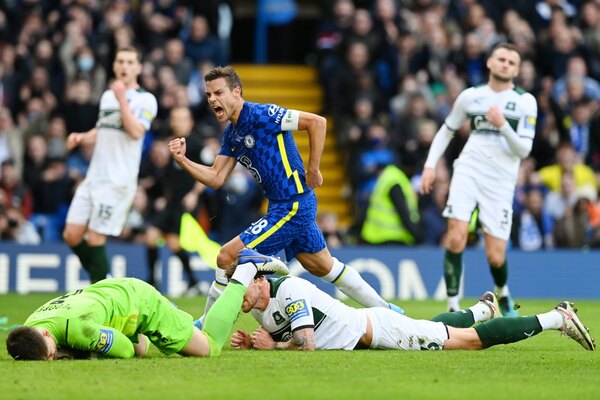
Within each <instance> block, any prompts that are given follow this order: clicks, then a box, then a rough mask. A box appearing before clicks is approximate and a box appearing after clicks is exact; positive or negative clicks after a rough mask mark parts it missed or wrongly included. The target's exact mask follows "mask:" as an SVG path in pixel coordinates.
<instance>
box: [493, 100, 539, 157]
mask: <svg viewBox="0 0 600 400" xmlns="http://www.w3.org/2000/svg"><path fill="white" fill-rule="evenodd" d="M520 106H521V109H522V111H523V112H522V116H521V119H520V120H519V125H517V131H516V132H515V131H514V130H513V129H512V128H511V126H510V125H509V124H508V122H506V123H505V124H504V125H503V126H502V127H501V128H500V133H502V135H503V136H504V137H505V138H506V141H507V142H508V145H509V146H510V149H511V150H512V151H513V153H514V154H515V155H516V156H517V157H519V158H525V157H527V156H528V155H529V153H530V152H531V148H532V147H533V137H534V136H535V126H536V123H537V102H536V100H535V97H533V96H532V95H531V94H530V93H526V94H524V95H523V98H522V101H521V104H520Z"/></svg>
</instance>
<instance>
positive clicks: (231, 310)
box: [203, 281, 246, 357]
mask: <svg viewBox="0 0 600 400" xmlns="http://www.w3.org/2000/svg"><path fill="white" fill-rule="evenodd" d="M244 294H246V287H245V286H244V285H242V284H240V283H237V282H235V281H230V282H229V284H228V285H227V287H226V288H225V290H224V291H223V294H222V295H221V297H219V298H218V299H217V301H215V304H213V306H212V307H211V308H210V310H209V311H208V314H206V320H205V323H204V329H203V331H204V333H205V334H206V336H207V337H208V342H209V344H210V356H211V357H216V356H218V355H219V354H221V350H222V349H223V346H224V345H225V342H226V341H227V339H228V338H229V334H230V333H231V328H232V327H233V324H234V323H235V321H236V319H237V317H238V315H239V313H240V309H241V308H242V302H243V301H244Z"/></svg>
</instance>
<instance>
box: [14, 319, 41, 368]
mask: <svg viewBox="0 0 600 400" xmlns="http://www.w3.org/2000/svg"><path fill="white" fill-rule="evenodd" d="M6 350H7V351H8V354H10V356H11V357H12V358H14V359H15V360H19V361H20V360H46V359H47V358H48V345H47V344H46V340H44V337H43V336H42V335H41V334H40V333H39V332H38V331H37V330H36V329H35V328H32V327H30V326H20V327H18V328H16V329H14V330H13V331H11V332H10V333H9V334H8V337H7V338H6Z"/></svg>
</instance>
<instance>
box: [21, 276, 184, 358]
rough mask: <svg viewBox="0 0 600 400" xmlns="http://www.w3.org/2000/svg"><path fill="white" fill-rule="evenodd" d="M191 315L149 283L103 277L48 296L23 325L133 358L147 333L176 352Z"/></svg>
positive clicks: (60, 340) (71, 343) (60, 341)
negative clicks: (54, 295) (85, 284)
mask: <svg viewBox="0 0 600 400" xmlns="http://www.w3.org/2000/svg"><path fill="white" fill-rule="evenodd" d="M192 321H193V319H192V316H191V315H189V314H187V313H185V312H184V311H181V310H179V309H177V308H176V307H174V306H173V305H172V303H170V302H169V300H168V299H166V298H165V297H164V296H162V295H161V294H160V293H159V292H158V291H156V289H154V288H153V287H152V286H150V285H148V284H147V283H145V282H143V281H140V280H138V279H134V278H123V279H105V280H103V281H100V282H97V283H95V284H93V285H91V286H88V287H86V288H85V289H79V290H75V291H73V292H69V293H67V294H65V295H63V296H60V297H57V298H55V299H53V300H50V301H48V302H47V303H46V304H44V305H42V306H41V307H40V308H38V309H37V310H36V311H35V312H34V313H33V314H31V315H30V316H29V318H27V320H26V321H25V324H24V325H27V326H31V327H37V328H45V329H47V330H48V331H49V332H50V334H51V335H52V336H53V337H54V339H55V341H56V343H57V345H58V346H59V347H61V346H67V347H71V348H74V349H78V350H83V351H91V352H96V353H99V354H103V355H105V356H108V357H119V358H131V357H133V356H134V347H133V343H137V342H138V337H139V334H144V335H146V336H147V337H148V338H149V339H150V341H151V342H152V343H153V344H154V345H156V346H157V347H158V348H159V349H160V350H161V351H162V352H163V353H165V354H171V353H175V352H180V351H181V350H182V349H183V348H185V346H186V345H187V343H188V342H189V341H190V339H191V337H192V333H193V325H192Z"/></svg>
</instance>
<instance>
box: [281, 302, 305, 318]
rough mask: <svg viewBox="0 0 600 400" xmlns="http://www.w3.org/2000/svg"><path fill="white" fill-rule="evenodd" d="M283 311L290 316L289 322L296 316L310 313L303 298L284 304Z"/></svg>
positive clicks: (299, 316)
mask: <svg viewBox="0 0 600 400" xmlns="http://www.w3.org/2000/svg"><path fill="white" fill-rule="evenodd" d="M285 313H286V314H287V315H288V317H289V318H290V322H294V321H295V320H297V319H298V318H301V317H306V316H308V315H310V313H309V311H308V307H307V306H306V300H304V299H300V300H296V301H294V302H292V303H290V304H288V305H287V306H285Z"/></svg>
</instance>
